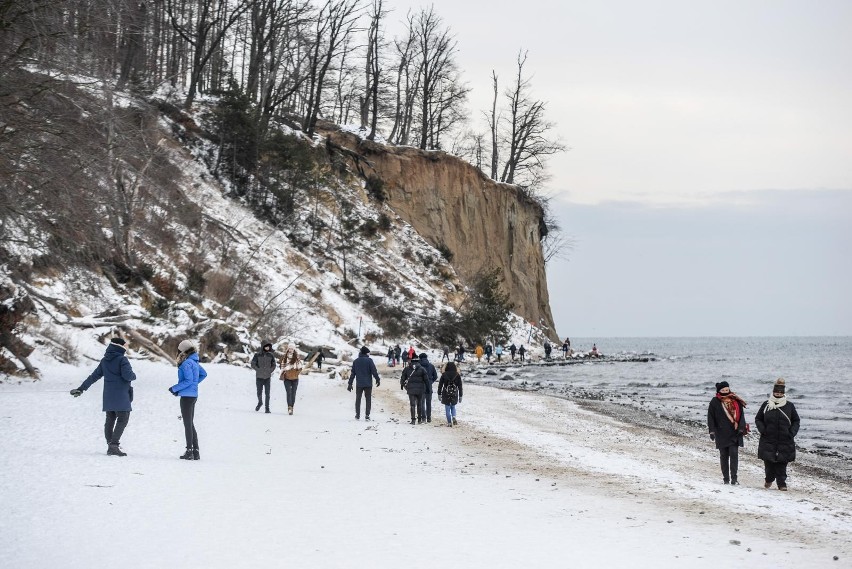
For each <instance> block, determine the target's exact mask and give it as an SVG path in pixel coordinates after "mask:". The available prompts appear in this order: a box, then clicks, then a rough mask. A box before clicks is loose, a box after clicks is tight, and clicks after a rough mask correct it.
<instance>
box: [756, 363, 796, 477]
mask: <svg viewBox="0 0 852 569" xmlns="http://www.w3.org/2000/svg"><path fill="white" fill-rule="evenodd" d="M754 424H755V425H757V430H758V431H759V432H760V442H759V443H758V445H757V456H758V457H759V458H760V459H761V460H763V466H764V469H765V471H766V479H765V482H764V484H763V487H764V488H767V489H769V488H771V487H772V483H773V482H776V481H777V482H778V489H779V490H782V491H786V490H787V463H788V462H793V461H794V460H796V443H795V441H794V439H795V438H796V434H797V433H798V432H799V414H798V413H797V412H796V407H794V406H793V404H792V403H790V402H789V401H787V396H786V385H785V382H784V379H783V378H778V380H777V381H776V382H775V385H774V386H773V387H772V396H771V397H770V398H769V399H768V400H766V401H764V403H763V404H762V405H761V406H760V409H759V410H758V411H757V416H756V417H755V418H754Z"/></svg>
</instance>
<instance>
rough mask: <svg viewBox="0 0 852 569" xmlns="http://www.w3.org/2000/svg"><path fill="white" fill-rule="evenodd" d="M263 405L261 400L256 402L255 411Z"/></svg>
mask: <svg viewBox="0 0 852 569" xmlns="http://www.w3.org/2000/svg"><path fill="white" fill-rule="evenodd" d="M262 406H263V401H258V402H257V407H255V408H254V410H255V411H260V408H261V407H262Z"/></svg>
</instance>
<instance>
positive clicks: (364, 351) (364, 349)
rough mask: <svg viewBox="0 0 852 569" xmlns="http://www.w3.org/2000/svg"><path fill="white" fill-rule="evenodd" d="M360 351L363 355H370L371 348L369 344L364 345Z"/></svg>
mask: <svg viewBox="0 0 852 569" xmlns="http://www.w3.org/2000/svg"><path fill="white" fill-rule="evenodd" d="M359 353H360V354H361V355H362V356H368V355H370V348H368V347H367V346H362V347H361V351H360V352H359Z"/></svg>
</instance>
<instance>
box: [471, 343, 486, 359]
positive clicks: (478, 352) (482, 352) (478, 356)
mask: <svg viewBox="0 0 852 569" xmlns="http://www.w3.org/2000/svg"><path fill="white" fill-rule="evenodd" d="M473 353H474V354H475V355H476V363H480V362H481V361H482V356H484V355H485V349H484V348H483V347H482V344H477V345H476V348H475V349H474V350H473Z"/></svg>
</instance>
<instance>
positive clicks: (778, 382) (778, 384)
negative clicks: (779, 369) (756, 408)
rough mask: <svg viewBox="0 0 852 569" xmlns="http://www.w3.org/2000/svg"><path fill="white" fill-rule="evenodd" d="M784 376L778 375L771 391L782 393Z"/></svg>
mask: <svg viewBox="0 0 852 569" xmlns="http://www.w3.org/2000/svg"><path fill="white" fill-rule="evenodd" d="M784 389H785V386H784V378H783V377H779V378H778V379H776V380H775V386H774V387H773V388H772V393H784Z"/></svg>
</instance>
